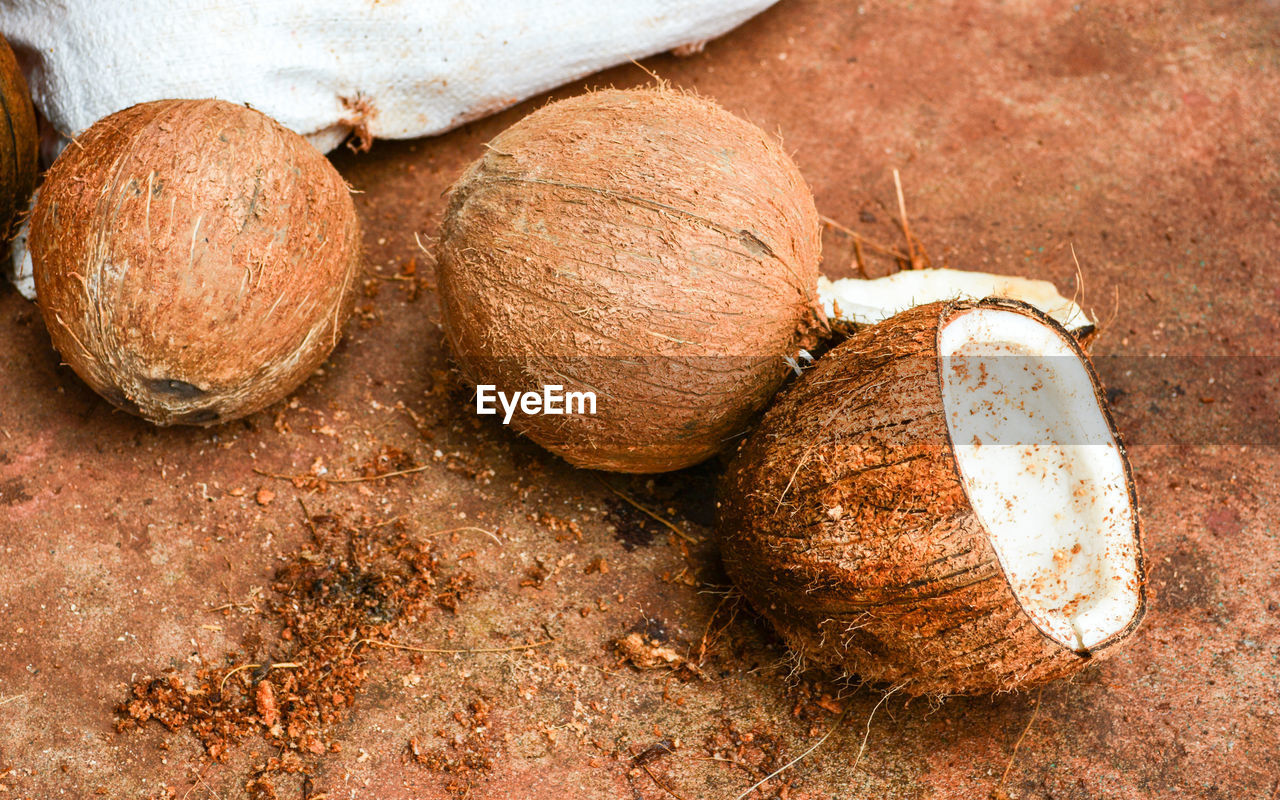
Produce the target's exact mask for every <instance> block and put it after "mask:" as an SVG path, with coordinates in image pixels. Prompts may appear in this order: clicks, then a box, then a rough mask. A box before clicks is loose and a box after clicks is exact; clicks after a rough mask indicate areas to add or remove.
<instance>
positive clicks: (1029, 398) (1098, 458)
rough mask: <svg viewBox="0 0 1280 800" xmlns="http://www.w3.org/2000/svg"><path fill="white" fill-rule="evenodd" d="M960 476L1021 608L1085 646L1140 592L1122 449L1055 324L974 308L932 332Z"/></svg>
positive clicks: (1113, 629) (1118, 628) (1115, 627)
mask: <svg viewBox="0 0 1280 800" xmlns="http://www.w3.org/2000/svg"><path fill="white" fill-rule="evenodd" d="M938 348H939V355H940V356H941V358H942V364H941V374H942V396H943V405H944V409H945V412H946V417H947V425H948V428H949V430H950V434H951V441H952V445H953V447H954V450H955V455H956V460H957V462H958V464H959V470H960V475H961V479H962V481H963V483H964V485H965V489H966V490H967V492H968V496H969V502H970V504H971V505H972V507H973V510H974V512H975V513H976V515H977V516H978V518H979V520H980V521H981V522H982V524H983V525H984V527H985V528H986V531H987V533H988V535H989V537H990V541H991V544H992V546H993V547H994V549H995V552H996V556H997V558H998V559H999V562H1000V565H1001V567H1002V568H1003V570H1004V574H1005V576H1006V577H1007V578H1008V581H1009V584H1010V587H1011V588H1012V590H1013V593H1014V595H1015V596H1016V597H1017V599H1018V602H1019V603H1020V604H1021V606H1022V608H1023V610H1024V611H1025V612H1026V613H1027V614H1028V616H1030V618H1031V620H1032V621H1033V622H1034V623H1035V625H1036V626H1037V627H1038V628H1039V629H1040V630H1041V631H1042V632H1043V633H1044V634H1045V635H1046V636H1048V637H1050V638H1052V639H1053V640H1055V641H1056V642H1058V643H1060V644H1061V645H1063V646H1064V647H1068V648H1070V649H1072V650H1075V651H1077V652H1081V653H1086V652H1088V651H1089V650H1091V649H1093V648H1095V647H1097V646H1098V645H1100V644H1102V643H1104V642H1106V641H1107V640H1108V639H1110V638H1111V637H1112V636H1114V635H1116V634H1118V633H1121V632H1123V631H1124V630H1125V629H1126V628H1128V627H1129V625H1130V623H1131V622H1132V621H1133V619H1134V617H1135V616H1136V615H1137V614H1138V613H1139V611H1140V607H1141V603H1142V599H1141V591H1142V590H1141V586H1140V585H1139V582H1140V574H1141V566H1140V555H1139V550H1138V547H1139V545H1138V541H1137V535H1136V513H1135V509H1134V508H1133V500H1132V494H1131V491H1130V485H1129V480H1128V473H1127V470H1126V467H1125V462H1124V456H1123V454H1122V452H1121V450H1120V448H1119V446H1118V444H1117V442H1116V440H1115V437H1114V434H1113V433H1112V430H1111V426H1110V424H1109V422H1108V418H1107V416H1106V414H1105V412H1104V410H1103V408H1102V406H1101V400H1100V399H1099V397H1098V394H1097V392H1096V389H1095V386H1094V382H1093V380H1092V378H1091V376H1090V372H1089V370H1088V369H1087V368H1086V367H1085V364H1084V362H1083V360H1082V359H1081V357H1080V356H1079V355H1077V352H1076V350H1075V349H1074V348H1072V347H1071V345H1070V344H1069V342H1068V341H1066V339H1065V336H1064V334H1063V332H1061V331H1060V330H1057V329H1055V328H1054V327H1052V326H1050V325H1047V324H1045V323H1044V322H1042V321H1040V320H1038V319H1036V318H1034V317H1032V316H1029V315H1027V314H1022V313H1019V312H1017V311H1011V310H1008V309H1003V308H992V307H980V308H976V309H973V310H969V311H965V312H961V313H959V314H957V315H955V316H953V317H952V318H951V319H949V320H948V321H946V322H945V324H944V326H943V327H942V329H941V330H940V332H939V334H938Z"/></svg>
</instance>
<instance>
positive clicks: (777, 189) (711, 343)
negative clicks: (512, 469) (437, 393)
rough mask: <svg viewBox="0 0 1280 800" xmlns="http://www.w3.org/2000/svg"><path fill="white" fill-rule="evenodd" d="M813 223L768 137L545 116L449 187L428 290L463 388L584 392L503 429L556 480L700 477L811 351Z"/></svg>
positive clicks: (500, 142) (617, 111)
mask: <svg viewBox="0 0 1280 800" xmlns="http://www.w3.org/2000/svg"><path fill="white" fill-rule="evenodd" d="M820 233H821V232H820V227H819V221H818V214H817V211H816V209H815V207H814V203H813V198H812V196H811V194H810V192H809V189H808V188H807V186H806V185H805V182H804V179H803V178H802V177H801V175H800V173H799V171H798V169H797V168H796V166H795V164H794V163H793V162H792V161H791V159H790V158H789V157H788V156H787V154H786V152H785V151H784V150H783V148H782V146H781V144H780V143H779V141H778V140H777V139H776V137H774V136H771V135H769V134H767V133H765V132H764V131H762V130H760V129H759V128H757V127H756V126H754V125H752V124H750V123H748V122H746V121H744V120H742V119H739V118H738V117H735V116H734V115H732V114H730V113H729V112H727V111H725V110H724V109H722V108H720V107H719V106H717V105H716V104H715V103H712V102H710V101H708V100H705V99H702V98H699V97H696V96H694V95H691V94H685V93H682V92H678V91H672V90H670V89H648V90H633V91H613V90H610V91H600V92H594V93H591V94H585V95H581V96H579V97H574V98H571V99H569V100H564V101H560V102H557V103H552V104H550V105H548V106H546V107H544V108H542V109H540V110H539V111H537V112H535V113H533V114H531V115H529V116H528V117H526V118H525V119H523V120H521V121H520V122H518V123H517V124H515V125H513V126H512V127H511V128H509V129H508V130H506V131H505V132H503V133H502V134H500V135H499V136H498V137H497V138H496V139H494V140H493V141H492V142H490V143H489V145H488V147H487V148H486V151H485V154H484V156H483V157H482V158H480V159H479V160H478V161H476V162H475V163H474V164H472V165H471V167H470V168H469V169H468V170H467V172H466V174H464V175H463V176H462V178H461V179H460V180H459V181H458V182H457V183H456V184H455V185H454V187H453V189H452V194H451V198H450V202H449V207H448V210H447V212H446V214H445V218H444V225H443V229H442V232H441V239H440V244H439V257H438V259H437V262H438V264H437V278H438V285H439V292H440V305H441V313H442V316H443V322H444V328H445V332H446V334H447V336H448V339H449V343H450V345H451V347H452V349H453V352H454V355H455V357H456V358H457V361H458V363H459V365H460V367H461V369H462V371H463V373H464V374H465V376H466V378H467V379H468V380H469V381H470V382H472V383H474V384H478V385H479V384H491V385H495V386H496V387H497V389H498V391H501V392H506V393H512V392H517V391H521V392H530V391H538V390H540V389H541V387H542V386H544V385H559V386H563V387H564V388H565V390H566V391H577V392H585V391H592V392H595V393H596V396H597V401H598V404H597V410H596V413H595V414H594V415H586V414H579V415H564V416H548V415H538V416H534V415H523V414H517V415H516V416H515V417H514V419H513V420H512V423H511V424H512V425H513V426H514V427H516V428H517V429H518V430H519V431H520V432H522V433H524V434H525V435H527V436H528V437H530V438H531V439H533V440H534V441H536V442H538V443H539V444H541V445H543V446H544V447H546V448H547V449H549V450H551V451H552V452H554V453H557V454H559V455H561V456H563V457H564V458H565V459H567V460H568V461H569V462H571V463H573V464H576V465H579V466H583V467H589V468H595V469H608V470H617V471H622V472H661V471H666V470H673V469H678V468H681V467H685V466H688V465H690V464H694V463H697V462H699V461H702V460H703V459H705V458H707V457H709V456H711V455H712V454H714V453H716V452H717V451H718V450H720V449H721V448H723V447H724V446H725V445H726V443H727V442H729V441H731V440H732V438H733V437H734V436H737V435H739V434H740V433H742V432H743V430H744V429H745V427H746V423H747V420H748V419H749V418H750V417H751V416H752V415H753V414H754V413H755V412H756V411H758V410H759V409H760V408H762V407H763V406H764V405H765V403H767V402H768V401H769V399H770V398H771V397H772V396H773V394H774V392H775V391H776V390H777V388H778V386H779V385H780V384H781V383H782V381H783V379H784V378H785V376H786V374H787V373H788V368H787V366H786V364H785V359H786V358H787V357H791V356H794V354H795V351H796V348H798V347H802V346H805V345H806V344H809V343H810V342H811V338H810V334H811V332H812V330H813V329H814V327H815V325H816V324H818V322H819V320H820V319H821V311H820V310H819V308H818V304H817V297H816V285H817V278H818V260H819V251H820V247H821V236H820Z"/></svg>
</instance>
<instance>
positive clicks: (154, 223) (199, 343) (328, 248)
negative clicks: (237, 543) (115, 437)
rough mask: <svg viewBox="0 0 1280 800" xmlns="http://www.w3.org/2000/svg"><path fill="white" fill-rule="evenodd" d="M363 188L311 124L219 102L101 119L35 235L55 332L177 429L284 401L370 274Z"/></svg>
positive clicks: (113, 393)
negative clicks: (356, 188) (328, 154)
mask: <svg viewBox="0 0 1280 800" xmlns="http://www.w3.org/2000/svg"><path fill="white" fill-rule="evenodd" d="M360 243H361V240H360V226H359V222H358V220H357V219H356V214H355V206H354V204H353V203H352V202H351V196H350V194H349V191H348V189H347V185H346V183H345V182H343V180H342V178H341V176H339V175H338V173H337V171H336V170H335V169H334V168H333V166H332V165H331V164H330V163H329V162H328V161H327V160H326V159H325V158H324V156H322V155H321V154H320V153H319V152H317V151H316V150H315V148H313V147H312V146H311V145H309V144H307V142H306V141H305V140H304V139H303V138H302V137H301V136H299V135H297V134H296V133H294V132H292V131H290V130H288V129H286V128H284V127H283V126H281V125H280V124H279V123H277V122H275V121H274V120H272V119H271V118H270V117H267V116H266V115H264V114H262V113H261V112H258V111H255V110H253V109H251V108H247V107H245V106H241V105H234V104H232V103H227V102H223V101H220V100H161V101H158V102H154V103H143V104H141V105H137V106H133V107H132V108H128V109H125V110H124V111H120V112H118V113H116V114H112V115H111V116H110V117H107V118H106V119H104V120H102V121H100V122H98V123H97V124H95V125H94V126H93V127H91V128H90V129H89V130H88V131H86V132H85V133H84V134H83V135H82V136H81V137H80V138H79V139H78V140H77V142H76V143H75V144H73V145H72V146H70V147H67V148H66V150H64V151H63V153H62V156H61V157H60V158H59V159H58V160H57V162H56V163H55V164H54V165H53V168H52V169H51V170H50V171H49V175H48V178H47V180H46V181H45V183H44V185H43V186H42V187H41V191H40V198H39V200H38V201H37V203H36V207H35V211H34V214H33V216H32V221H31V240H30V247H31V253H32V258H33V263H34V268H35V282H36V291H37V295H38V302H39V304H40V308H41V311H42V312H43V314H44V319H45V324H46V325H47V326H48V328H49V334H50V336H51V337H52V339H53V345H54V347H56V348H57V349H58V352H60V353H61V354H62V357H63V359H65V360H66V362H67V363H68V364H69V365H70V366H71V367H72V368H73V369H74V370H75V371H76V373H77V374H79V375H80V377H81V378H83V379H84V380H85V382H86V383H88V384H89V385H90V386H92V387H93V388H94V389H95V390H96V391H97V392H98V393H99V394H101V395H102V396H103V397H105V398H106V399H107V400H108V401H110V402H111V403H112V404H114V405H115V406H117V407H118V408H121V409H124V410H126V411H129V412H131V413H134V414H137V415H139V416H142V417H145V418H147V419H149V420H151V421H152V422H155V423H157V424H160V425H168V424H173V423H187V424H199V425H209V424H214V423H218V422H223V421H226V420H229V419H233V418H235V417H239V416H243V415H245V414H248V413H250V412H252V411H256V410H257V409H260V408H262V407H264V406H266V405H268V404H270V403H273V402H275V401H276V400H279V399H280V398H282V397H284V396H285V395H286V394H288V393H289V392H291V391H292V390H293V389H294V388H295V387H296V386H297V385H298V384H300V383H301V382H302V381H303V380H305V379H306V378H307V376H308V375H310V374H311V373H312V372H313V371H314V370H315V369H316V368H317V367H318V366H319V365H320V364H321V362H323V361H324V359H325V358H326V357H327V356H328V355H329V352H330V351H331V350H332V349H333V347H334V346H335V345H336V344H337V342H338V339H339V337H340V335H341V331H342V325H343V323H344V322H345V321H346V319H347V317H348V315H349V314H350V312H351V307H352V303H353V302H354V298H355V292H354V287H355V283H356V278H357V277H358V275H359V272H360V263H361V261H360Z"/></svg>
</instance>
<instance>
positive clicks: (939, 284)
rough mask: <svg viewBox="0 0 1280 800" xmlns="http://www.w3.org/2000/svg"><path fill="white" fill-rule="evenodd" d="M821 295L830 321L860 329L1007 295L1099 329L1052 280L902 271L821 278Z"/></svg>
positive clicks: (1067, 322)
mask: <svg viewBox="0 0 1280 800" xmlns="http://www.w3.org/2000/svg"><path fill="white" fill-rule="evenodd" d="M818 297H819V298H821V300H822V306H823V309H824V310H825V311H826V312H827V317H828V318H829V319H833V320H843V321H845V322H852V323H855V324H858V325H874V324H876V323H878V322H883V321H884V320H886V319H888V318H889V317H892V316H893V315H894V314H898V313H900V312H903V311H906V310H907V309H909V308H914V307H916V306H922V305H925V304H926V303H936V302H938V301H939V300H981V299H982V298H984V297H1004V298H1008V299H1011V300H1021V301H1022V302H1024V303H1027V304H1028V305H1032V306H1035V307H1036V308H1038V309H1040V310H1041V311H1043V312H1044V313H1046V314H1048V315H1049V316H1051V317H1053V318H1054V319H1056V320H1057V321H1058V322H1060V323H1062V326H1063V327H1064V328H1066V329H1067V330H1069V331H1073V332H1076V331H1080V330H1082V329H1091V328H1093V326H1094V322H1093V320H1092V319H1090V318H1089V315H1088V314H1086V313H1085V312H1084V309H1082V308H1080V306H1078V305H1076V303H1075V302H1073V301H1071V300H1069V299H1067V298H1065V297H1063V296H1062V295H1060V294H1058V290H1057V289H1056V288H1055V287H1054V285H1053V284H1052V283H1050V282H1049V281H1037V280H1030V279H1028V278H1019V277H1016V276H1013V275H992V274H990V273H986V272H970V271H968V270H960V269H915V270H902V271H900V272H895V273H893V274H892V275H886V276H885V277H883V278H874V279H863V278H841V279H840V280H838V281H832V280H828V279H827V278H825V277H820V278H818Z"/></svg>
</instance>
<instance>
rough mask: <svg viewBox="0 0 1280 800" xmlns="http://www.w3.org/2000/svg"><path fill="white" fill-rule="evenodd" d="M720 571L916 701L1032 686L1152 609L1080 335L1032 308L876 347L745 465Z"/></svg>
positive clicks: (954, 323)
mask: <svg viewBox="0 0 1280 800" xmlns="http://www.w3.org/2000/svg"><path fill="white" fill-rule="evenodd" d="M720 505H721V508H720V518H719V531H720V537H721V542H722V546H723V550H724V557H725V563H726V567H727V568H728V570H729V572H730V574H731V575H732V577H733V578H734V580H735V581H736V582H737V583H738V584H739V586H740V587H741V588H742V590H743V593H744V594H745V595H746V596H747V597H748V598H750V599H751V600H752V601H753V603H754V604H755V605H756V607H757V608H758V609H759V610H760V611H761V613H762V614H764V616H766V617H767V618H769V619H770V620H771V621H772V622H773V624H774V625H775V627H777V629H778V630H779V631H780V632H781V634H782V635H783V637H784V638H785V639H786V641H787V642H788V644H789V645H790V646H791V647H792V648H793V649H794V650H795V651H797V653H799V654H800V655H801V656H803V657H805V658H807V659H810V660H813V661H815V662H820V663H825V664H828V665H832V666H836V667H838V668H840V669H843V670H845V671H847V672H849V673H852V674H856V675H858V676H860V677H862V678H864V679H866V680H870V681H874V682H879V683H888V684H894V685H897V686H900V687H902V688H903V689H904V690H905V691H908V692H910V693H912V694H952V693H981V692H991V691H1001V690H1009V689H1013V688H1019V687H1027V686H1031V685H1035V684H1038V683H1042V682H1044V681H1047V680H1050V679H1053V678H1057V677H1061V676H1064V675H1068V674H1070V673H1073V672H1075V671H1077V670H1079V669H1081V668H1083V667H1084V666H1085V665H1086V664H1088V663H1090V662H1091V661H1092V660H1094V659H1095V658H1096V657H1099V656H1102V655H1105V654H1107V653H1109V652H1110V651H1111V650H1112V648H1113V646H1114V645H1116V644H1117V643H1119V642H1121V641H1123V640H1124V639H1125V638H1126V637H1127V636H1128V635H1129V634H1130V633H1131V632H1132V631H1133V630H1134V629H1135V628H1136V627H1137V624H1138V622H1139V621H1140V619H1141V617H1142V614H1143V610H1144V608H1145V586H1144V577H1143V556H1142V545H1141V537H1140V534H1139V526H1138V515H1137V503H1136V499H1135V496H1134V489H1133V480H1132V477H1131V474H1130V470H1129V466H1128V462H1127V460H1126V457H1125V453H1124V450H1123V448H1122V447H1121V445H1120V442H1119V440H1118V439H1117V436H1116V434H1115V429H1114V425H1113V423H1112V420H1111V416H1110V413H1109V412H1108V410H1107V408H1106V404H1105V400H1104V395H1103V393H1102V389H1101V386H1100V385H1099V382H1098V379H1097V376H1096V374H1095V373H1094V371H1093V369H1092V367H1091V365H1090V363H1089V361H1088V359H1087V357H1086V356H1085V354H1084V352H1083V351H1082V350H1081V348H1080V345H1079V343H1078V342H1077V341H1076V339H1075V337H1074V336H1072V335H1071V334H1070V333H1068V331H1067V330H1066V329H1065V328H1064V327H1063V326H1062V325H1060V324H1059V323H1058V322H1056V321H1054V320H1053V319H1052V318H1050V317H1049V316H1048V315H1046V314H1044V313H1043V312H1040V311H1038V310H1036V309H1035V308H1033V307H1031V306H1030V305H1027V304H1025V303H1022V302H1018V301H1011V300H1001V299H988V300H982V301H977V302H974V301H954V302H950V303H933V304H930V305H925V306H921V307H918V308H914V309H911V310H909V311H906V312H904V313H901V314H899V315H897V316H894V317H892V318H891V319H889V320H887V321H885V322H883V323H881V324H879V325H875V326H872V327H869V328H866V329H864V330H862V331H860V332H858V333H857V334H855V335H854V336H852V337H851V338H850V339H849V340H847V341H846V342H844V343H843V344H841V345H839V346H837V347H836V348H834V349H832V350H831V351H830V352H829V353H827V354H826V355H825V356H823V357H822V358H821V359H820V360H819V361H818V363H817V365H816V366H815V367H814V368H813V369H811V370H809V371H808V372H806V373H805V375H804V376H803V377H802V378H801V379H800V380H798V381H797V382H796V384H795V385H794V386H793V387H792V388H791V389H790V390H789V391H788V392H787V393H786V394H785V395H784V396H783V397H782V398H781V399H780V400H779V401H778V402H777V403H776V404H775V405H774V406H773V407H772V408H771V409H770V411H769V412H768V413H767V414H766V415H765V417H764V419H763V421H762V423H761V425H760V427H759V428H758V429H757V430H756V431H755V432H754V433H753V434H752V435H751V437H749V439H748V440H747V441H746V442H745V443H744V445H743V446H742V448H741V449H740V451H739V453H738V455H737V456H736V458H735V460H734V462H733V464H732V465H731V467H730V469H729V471H728V473H727V475H726V476H725V480H724V484H723V486H722V492H721V504H720Z"/></svg>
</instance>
